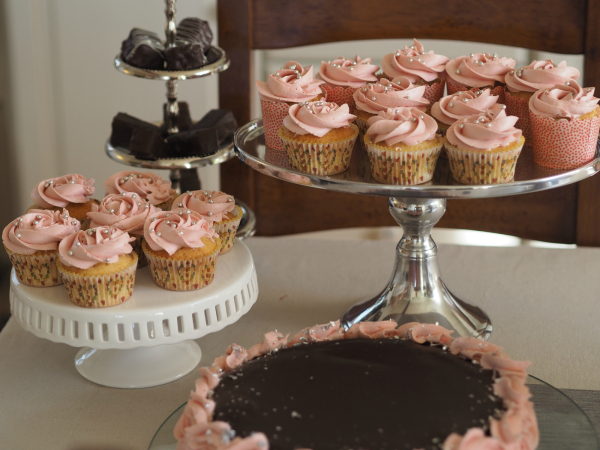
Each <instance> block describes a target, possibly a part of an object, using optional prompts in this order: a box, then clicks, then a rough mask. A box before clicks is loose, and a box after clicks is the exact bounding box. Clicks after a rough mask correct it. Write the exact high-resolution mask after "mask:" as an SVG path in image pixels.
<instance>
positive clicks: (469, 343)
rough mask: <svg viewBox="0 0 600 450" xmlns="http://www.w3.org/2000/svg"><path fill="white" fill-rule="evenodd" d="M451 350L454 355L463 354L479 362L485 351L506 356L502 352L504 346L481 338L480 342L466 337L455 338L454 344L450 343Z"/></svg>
mask: <svg viewBox="0 0 600 450" xmlns="http://www.w3.org/2000/svg"><path fill="white" fill-rule="evenodd" d="M450 352H451V353H452V354H453V355H462V356H464V357H465V358H469V359H473V360H475V361H477V362H479V361H480V360H481V356H482V355H483V354H485V353H494V354H498V355H503V356H506V355H504V353H502V347H498V346H497V345H494V344H490V343H489V342H485V341H481V340H480V341H479V342H478V341H475V340H473V339H471V338H466V337H459V338H456V339H454V340H453V341H452V344H450Z"/></svg>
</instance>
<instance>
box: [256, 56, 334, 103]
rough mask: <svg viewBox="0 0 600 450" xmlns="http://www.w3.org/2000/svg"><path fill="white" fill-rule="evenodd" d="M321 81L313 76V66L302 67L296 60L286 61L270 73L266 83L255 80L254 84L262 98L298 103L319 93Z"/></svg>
mask: <svg viewBox="0 0 600 450" xmlns="http://www.w3.org/2000/svg"><path fill="white" fill-rule="evenodd" d="M323 83H325V82H324V81H322V80H315V79H314V78H313V66H308V67H302V65H301V64H300V63H297V62H296V61H288V62H286V63H285V64H284V65H283V67H282V68H281V69H279V70H278V71H277V72H275V73H274V74H270V75H269V78H267V82H266V83H265V82H264V81H257V82H256V86H257V87H258V94H259V96H260V98H261V99H262V100H266V101H271V102H296V103H299V102H307V101H309V100H312V99H313V98H315V97H316V96H317V95H319V94H321V93H322V90H321V84H323Z"/></svg>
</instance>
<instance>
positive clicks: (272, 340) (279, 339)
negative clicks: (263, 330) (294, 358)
mask: <svg viewBox="0 0 600 450" xmlns="http://www.w3.org/2000/svg"><path fill="white" fill-rule="evenodd" d="M289 336H290V335H289V334H288V335H285V336H284V335H283V334H281V333H279V332H278V331H270V332H269V333H267V334H265V340H264V341H262V342H261V343H260V344H256V345H253V346H252V347H250V348H249V349H248V361H250V360H252V359H254V358H257V357H259V356H262V355H266V354H267V353H270V352H272V351H277V350H279V349H280V348H282V347H285V346H286V345H287V340H288V337H289Z"/></svg>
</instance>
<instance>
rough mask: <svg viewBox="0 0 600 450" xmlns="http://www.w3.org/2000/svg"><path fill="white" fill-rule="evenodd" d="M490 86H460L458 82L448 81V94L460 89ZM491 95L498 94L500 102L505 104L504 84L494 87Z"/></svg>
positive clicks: (469, 89)
mask: <svg viewBox="0 0 600 450" xmlns="http://www.w3.org/2000/svg"><path fill="white" fill-rule="evenodd" d="M487 88H489V86H484V87H480V88H477V87H468V86H459V85H458V84H455V83H452V82H451V81H448V95H451V94H456V93H457V92H459V91H479V90H482V89H487ZM491 95H497V96H498V103H500V104H501V105H504V102H505V99H504V86H496V87H495V88H493V89H492V92H491Z"/></svg>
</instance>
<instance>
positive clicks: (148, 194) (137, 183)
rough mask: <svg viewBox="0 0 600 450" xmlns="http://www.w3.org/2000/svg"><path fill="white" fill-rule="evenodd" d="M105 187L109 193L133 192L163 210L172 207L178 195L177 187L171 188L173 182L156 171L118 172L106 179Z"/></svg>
mask: <svg viewBox="0 0 600 450" xmlns="http://www.w3.org/2000/svg"><path fill="white" fill-rule="evenodd" d="M104 189H105V190H106V193H107V194H122V193H123V192H132V193H134V194H137V195H139V196H140V198H141V199H143V200H146V201H147V202H148V203H150V204H151V205H153V206H156V207H157V208H158V209H162V210H163V211H169V210H170V209H171V205H172V204H173V200H175V197H176V193H175V189H171V182H170V181H167V180H163V179H162V178H161V177H160V176H158V175H156V174H155V173H154V172H132V171H130V170H124V171H122V172H117V173H115V174H114V175H112V176H110V177H109V178H107V179H106V181H104Z"/></svg>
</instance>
